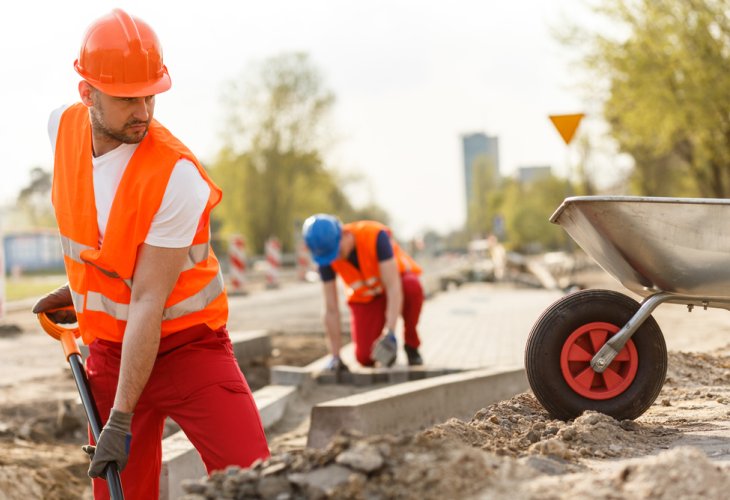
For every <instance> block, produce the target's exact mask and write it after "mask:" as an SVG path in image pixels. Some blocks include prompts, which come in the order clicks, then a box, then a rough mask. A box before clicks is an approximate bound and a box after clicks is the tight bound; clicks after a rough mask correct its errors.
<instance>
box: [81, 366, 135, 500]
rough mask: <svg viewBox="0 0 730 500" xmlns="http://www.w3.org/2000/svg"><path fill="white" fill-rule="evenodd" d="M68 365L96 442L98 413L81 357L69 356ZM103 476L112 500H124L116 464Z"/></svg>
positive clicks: (97, 437)
mask: <svg viewBox="0 0 730 500" xmlns="http://www.w3.org/2000/svg"><path fill="white" fill-rule="evenodd" d="M68 363H69V364H70V365H71V372H72V373H73V376H74V380H75V381H76V388H77V389H78V390H79V396H81V403H82V404H83V405H84V411H85V412H86V418H87V420H88V421H89V427H90V428H91V434H92V435H93V436H94V441H97V442H98V440H99V434H101V419H100V418H99V412H98V411H97V409H96V402H95V401H94V396H93V394H91V390H90V389H89V379H88V378H86V370H84V365H83V362H82V360H81V356H80V355H78V354H71V355H70V356H69V357H68ZM105 474H106V483H107V486H108V487H109V495H110V496H111V498H112V500H124V492H123V491H122V481H121V479H120V478H119V471H118V470H117V464H116V463H114V462H111V463H109V465H107V466H106V469H105Z"/></svg>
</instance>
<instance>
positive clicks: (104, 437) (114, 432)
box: [82, 408, 133, 478]
mask: <svg viewBox="0 0 730 500" xmlns="http://www.w3.org/2000/svg"><path fill="white" fill-rule="evenodd" d="M132 415H133V414H132V413H124V412H123V411H119V410H115V409H114V408H112V411H111V414H110V415H109V420H108V421H107V423H106V425H105V426H104V428H103V429H102V430H101V434H100V435H99V440H98V441H97V442H96V446H93V445H90V444H88V445H86V446H82V449H83V450H84V451H85V452H86V453H87V454H88V455H89V457H91V465H89V477H92V478H93V477H101V478H103V477H104V469H106V466H107V465H108V464H109V463H110V462H116V463H117V467H118V468H119V471H120V472H121V471H122V470H124V467H125V466H126V465H127V459H128V458H129V444H130V442H131V441H132V433H131V430H132Z"/></svg>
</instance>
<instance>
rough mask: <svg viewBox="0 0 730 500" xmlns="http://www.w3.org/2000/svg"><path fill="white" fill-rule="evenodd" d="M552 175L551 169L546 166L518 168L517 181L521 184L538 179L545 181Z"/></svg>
mask: <svg viewBox="0 0 730 500" xmlns="http://www.w3.org/2000/svg"><path fill="white" fill-rule="evenodd" d="M551 175H552V172H551V168H550V167H548V166H536V167H518V168H517V180H518V181H520V182H521V183H522V184H528V183H530V182H535V181H537V180H540V179H547V178H548V177H550V176H551Z"/></svg>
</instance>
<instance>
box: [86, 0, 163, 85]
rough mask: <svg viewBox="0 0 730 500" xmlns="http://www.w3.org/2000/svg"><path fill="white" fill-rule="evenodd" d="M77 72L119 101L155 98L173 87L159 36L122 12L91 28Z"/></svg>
mask: <svg viewBox="0 0 730 500" xmlns="http://www.w3.org/2000/svg"><path fill="white" fill-rule="evenodd" d="M74 69H76V72H77V73H78V74H79V75H81V77H82V78H83V79H84V80H86V81H87V82H89V83H90V84H91V85H92V86H93V87H96V88H97V89H99V90H101V91H102V92H104V93H105V94H109V95H112V96H116V97H144V96H149V95H155V94H159V93H160V92H164V91H166V90H168V89H169V88H170V86H171V85H172V84H171V82H170V75H169V74H168V72H167V67H166V66H165V65H164V64H163V63H162V46H161V45H160V41H159V40H158V39H157V35H155V32H154V31H152V28H150V26H149V24H147V23H146V22H144V21H142V20H141V19H139V18H138V17H132V16H130V15H129V14H127V13H126V12H124V11H123V10H122V9H114V10H113V11H112V12H111V13H110V14H107V15H106V16H104V17H101V18H99V19H97V20H96V21H94V22H93V23H92V24H91V26H89V28H88V30H87V31H86V34H85V35H84V40H83V42H82V43H81V51H80V52H79V58H78V59H76V61H75V62H74Z"/></svg>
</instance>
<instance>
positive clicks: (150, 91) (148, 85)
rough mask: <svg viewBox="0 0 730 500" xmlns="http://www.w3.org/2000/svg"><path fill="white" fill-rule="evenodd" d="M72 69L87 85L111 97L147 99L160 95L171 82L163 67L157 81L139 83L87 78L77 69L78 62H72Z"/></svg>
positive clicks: (166, 89) (168, 88) (167, 88)
mask: <svg viewBox="0 0 730 500" xmlns="http://www.w3.org/2000/svg"><path fill="white" fill-rule="evenodd" d="M74 69H75V70H76V72H77V73H78V74H79V75H80V76H81V77H82V78H83V79H84V80H86V81H87V82H89V85H91V86H92V87H94V88H96V89H98V90H100V91H102V92H104V93H105V94H107V95H110V96H113V97H147V96H150V95H157V94H161V93H163V92H166V91H168V90H170V87H172V80H171V79H170V74H169V73H168V72H167V67H165V66H163V73H162V76H161V77H160V78H159V79H157V80H155V81H153V82H139V83H104V82H100V81H98V80H95V79H93V78H89V76H88V75H86V74H84V72H83V71H82V70H81V68H80V67H79V61H78V60H76V62H74Z"/></svg>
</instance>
